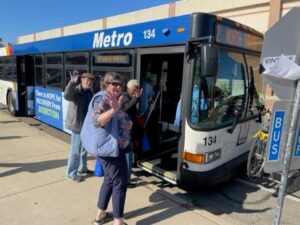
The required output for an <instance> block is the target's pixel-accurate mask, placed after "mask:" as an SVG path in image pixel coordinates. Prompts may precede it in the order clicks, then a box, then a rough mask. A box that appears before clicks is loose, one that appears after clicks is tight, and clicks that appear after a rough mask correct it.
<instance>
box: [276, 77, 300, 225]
mask: <svg viewBox="0 0 300 225" xmlns="http://www.w3.org/2000/svg"><path fill="white" fill-rule="evenodd" d="M299 106H300V80H298V81H297V88H296V95H295V101H294V107H293V112H292V118H291V125H290V128H289V133H288V138H287V144H286V150H285V153H284V160H283V164H282V175H281V182H280V186H279V194H278V198H277V205H276V209H275V216H274V223H273V224H274V225H279V224H280V218H281V212H282V207H283V203H284V196H285V191H286V184H287V179H288V172H289V168H290V165H291V159H292V151H293V146H294V145H293V144H294V139H295V130H296V127H297V124H298V118H299Z"/></svg>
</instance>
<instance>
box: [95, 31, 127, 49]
mask: <svg viewBox="0 0 300 225" xmlns="http://www.w3.org/2000/svg"><path fill="white" fill-rule="evenodd" d="M132 38H133V35H132V33H131V32H127V33H119V34H117V32H116V31H113V32H112V34H111V35H105V34H104V32H100V33H95V34H94V42H93V48H102V47H104V48H108V47H119V46H121V45H123V46H129V45H130V44H131V42H132Z"/></svg>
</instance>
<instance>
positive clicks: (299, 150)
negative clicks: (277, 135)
mask: <svg viewBox="0 0 300 225" xmlns="http://www.w3.org/2000/svg"><path fill="white" fill-rule="evenodd" d="M295 141H296V147H295V151H294V157H300V128H299V129H298V135H297V136H296V140H295Z"/></svg>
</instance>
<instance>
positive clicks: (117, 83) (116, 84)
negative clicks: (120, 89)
mask: <svg viewBox="0 0 300 225" xmlns="http://www.w3.org/2000/svg"><path fill="white" fill-rule="evenodd" d="M108 84H111V85H112V86H114V87H117V86H121V83H119V82H109V83H108Z"/></svg>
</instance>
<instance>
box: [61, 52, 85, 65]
mask: <svg viewBox="0 0 300 225" xmlns="http://www.w3.org/2000/svg"><path fill="white" fill-rule="evenodd" d="M88 57H89V54H88V53H87V52H84V53H69V54H66V55H65V64H66V66H88V65H89V58H88Z"/></svg>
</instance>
